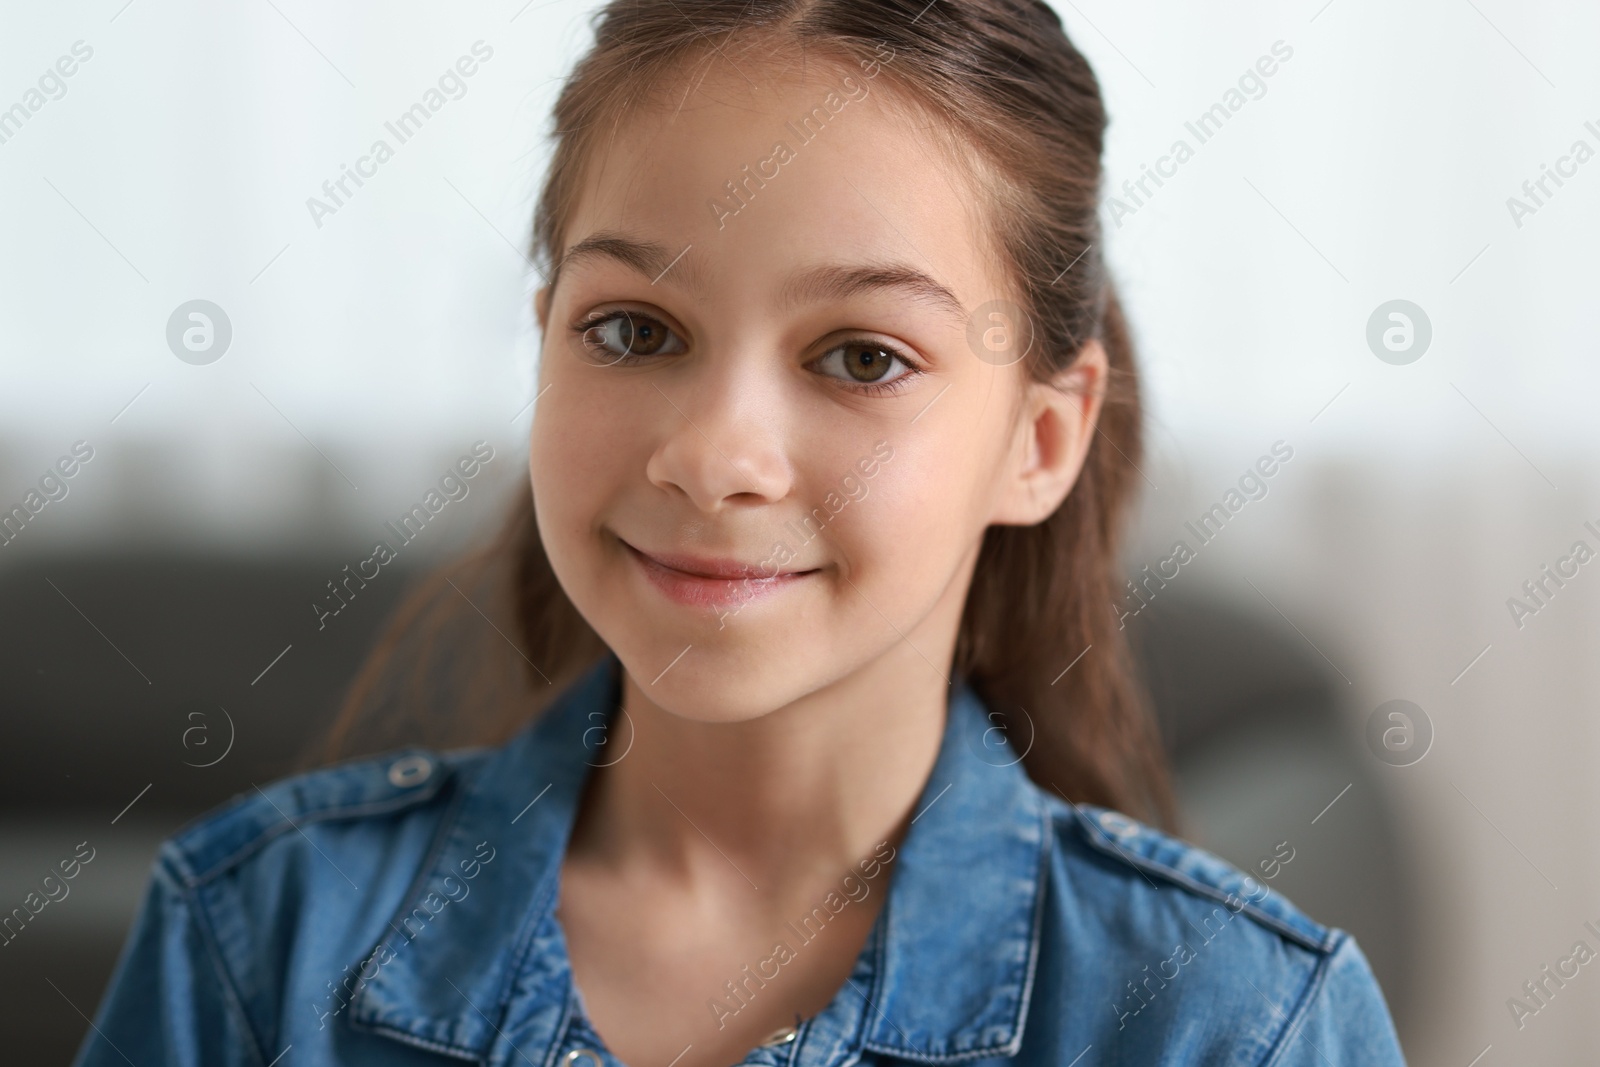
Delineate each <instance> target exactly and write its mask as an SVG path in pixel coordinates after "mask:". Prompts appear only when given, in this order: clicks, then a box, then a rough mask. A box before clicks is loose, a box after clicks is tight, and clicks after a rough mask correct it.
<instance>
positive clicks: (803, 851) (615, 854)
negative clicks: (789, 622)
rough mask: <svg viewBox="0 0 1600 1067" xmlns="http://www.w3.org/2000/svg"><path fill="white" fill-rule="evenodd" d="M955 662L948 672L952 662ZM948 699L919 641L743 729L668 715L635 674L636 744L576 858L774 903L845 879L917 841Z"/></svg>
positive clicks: (607, 774)
mask: <svg viewBox="0 0 1600 1067" xmlns="http://www.w3.org/2000/svg"><path fill="white" fill-rule="evenodd" d="M911 640H912V641H915V640H916V636H915V635H913V636H912V637H911ZM924 647H925V646H924ZM943 652H944V654H943V655H941V656H939V657H938V658H936V659H935V662H943V663H945V664H948V663H949V661H950V656H949V652H950V650H948V649H946V650H943ZM949 697H950V688H949V684H948V683H947V681H946V678H945V676H943V675H941V674H940V673H938V672H937V671H935V670H934V668H933V667H932V666H930V664H929V663H928V662H927V661H926V660H924V659H922V657H921V654H920V653H919V652H918V651H917V649H916V648H914V647H912V646H911V645H910V643H909V642H907V641H901V642H899V643H898V644H897V645H896V646H895V647H894V648H893V649H891V650H890V651H889V652H887V653H886V654H885V655H883V656H881V657H879V659H878V660H876V661H874V662H872V663H870V664H868V665H867V666H865V667H863V668H862V669H860V670H858V671H856V672H854V673H852V674H851V675H848V676H847V677H845V678H843V679H840V680H838V681H836V682H833V683H830V684H829V685H827V686H825V687H823V688H822V689H818V690H815V691H813V692H811V693H809V694H807V695H805V696H804V697H802V698H800V699H798V700H795V701H794V702H792V703H790V704H787V705H785V706H783V707H781V708H777V709H775V710H773V711H771V712H768V713H766V714H764V715H761V716H759V717H757V718H754V719H750V720H746V721H743V722H733V723H706V722H698V721H694V720H691V719H686V718H683V717H681V716H678V715H675V714H673V713H671V712H668V711H665V710H663V709H662V708H660V707H658V706H657V705H656V704H654V703H653V702H652V701H651V700H650V699H649V697H648V696H646V695H645V694H644V692H643V691H642V690H641V689H640V687H639V686H638V685H637V684H636V683H635V682H634V680H633V679H632V678H631V677H629V676H627V675H626V674H625V675H624V681H623V707H624V709H625V710H626V713H627V718H628V720H629V724H630V725H631V726H632V729H633V736H632V743H631V746H630V748H629V752H628V755H627V757H626V758H623V759H621V760H619V761H617V762H616V763H615V764H613V765H611V766H609V767H602V768H599V769H597V770H596V771H595V772H593V778H592V781H591V786H590V791H589V795H588V797H587V798H586V803H585V804H584V808H585V809H586V810H585V811H583V812H582V814H581V816H580V820H579V823H578V825H577V826H575V827H574V841H573V847H574V848H575V849H580V850H582V851H585V852H588V853H589V854H590V855H591V856H593V857H594V858H595V859H597V860H599V861H600V862H602V863H605V864H608V865H611V864H615V865H617V866H618V867H622V866H632V865H636V864H648V865H649V867H650V868H652V869H654V870H656V871H657V872H659V873H660V874H663V875H666V876H667V877H670V878H673V879H675V880H680V881H682V882H684V883H686V884H690V885H702V884H704V885H722V884H729V885H731V884H732V883H737V884H738V885H739V886H740V887H743V888H746V889H747V888H748V886H754V887H756V888H757V889H758V890H761V891H764V895H765V891H767V890H768V888H769V887H772V889H773V890H774V891H775V892H778V893H781V891H782V887H785V886H790V885H802V884H808V883H814V882H815V881H817V880H818V879H824V880H832V879H836V878H837V877H838V876H839V875H841V874H843V873H845V872H847V871H848V870H849V868H850V867H851V866H853V865H854V864H856V863H857V862H858V861H860V860H861V859H863V858H865V857H867V856H869V855H871V854H872V853H873V851H874V849H876V848H877V847H878V845H879V844H880V843H882V842H885V841H888V842H889V843H890V844H894V845H898V842H899V841H900V840H901V838H902V837H903V836H904V833H905V830H906V829H907V827H908V825H909V822H910V820H911V818H912V817H914V816H915V814H916V813H915V812H914V811H912V808H913V806H914V805H915V804H916V802H917V799H918V797H919V796H920V795H921V792H922V789H923V786H924V785H925V783H926V782H927V779H928V775H929V774H930V772H931V771H932V768H933V764H934V760H935V759H936V758H937V756H938V752H939V745H940V742H941V740H942V738H943V733H944V725H945V715H946V713H947V706H948V701H949ZM747 884H748V885H747Z"/></svg>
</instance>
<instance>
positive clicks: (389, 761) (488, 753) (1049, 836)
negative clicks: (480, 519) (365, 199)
mask: <svg viewBox="0 0 1600 1067" xmlns="http://www.w3.org/2000/svg"><path fill="white" fill-rule="evenodd" d="M619 696H620V673H619V665H618V662H617V660H616V658H615V656H612V655H607V656H605V657H604V658H602V659H601V660H600V661H599V662H598V663H597V664H596V665H595V666H594V667H592V668H591V669H589V671H588V672H587V673H586V674H585V675H583V676H582V677H581V678H580V679H579V680H578V681H577V682H575V683H574V684H573V685H572V686H570V687H569V688H568V689H567V690H566V691H565V692H564V693H563V694H561V696H559V697H558V698H557V700H556V701H555V702H554V703H553V704H552V705H551V706H550V707H549V708H548V709H547V711H546V712H545V713H544V714H543V715H541V716H540V717H539V718H538V719H536V720H535V721H534V722H532V723H530V724H529V725H528V726H527V727H525V728H524V729H522V730H521V731H520V732H519V733H518V734H517V735H516V736H515V737H513V738H512V739H511V740H509V741H507V742H506V743H504V744H502V745H499V746H496V747H492V748H478V749H469V750H455V751H443V752H435V751H428V750H423V749H408V750H403V751H400V752H396V753H391V754H389V755H387V756H384V757H382V758H375V759H363V760H356V761H352V762H348V763H344V764H340V765H338V766H333V767H329V768H325V769H321V770H317V771H313V772H311V773H308V774H302V775H299V776H297V777H292V778H288V779H285V780H283V781H279V782H276V783H274V784H272V785H270V786H268V787H266V788H264V789H257V790H256V791H255V792H252V793H248V794H244V795H242V796H240V797H238V798H236V799H234V800H233V801H232V802H230V803H229V804H227V805H225V806H223V807H221V808H219V809H218V810H216V811H214V812H212V813H210V814H208V815H206V816H204V817H202V818H201V819H199V820H197V821H195V822H193V823H191V824H189V825H188V826H187V827H185V828H184V829H182V830H180V831H179V832H178V833H177V834H175V835H174V836H173V837H172V838H170V839H169V840H168V841H166V842H165V843H163V845H162V848H161V851H160V854H159V856H158V858H157V860H156V863H155V866H154V871H153V874H152V877H151V881H150V885H149V889H148V892H147V895H146V897H145V899H144V901H143V903H142V905H141V908H140V911H139V914H138V917H137V918H136V920H135V923H134V927H133V930H132V932H131V933H130V935H129V937H128V940H127V943H126V945H125V946H124V948H123V951H122V955H121V957H120V959H119V961H118V963H117V967H116V970H115V972H114V974H113V976H112V979H111V984H110V986H109V988H108V990H107V992H106V994H105V996H104V999H103V1000H102V1002H101V1004H100V1007H99V1009H98V1012H97V1014H96V1017H95V1020H94V1025H93V1027H92V1028H91V1029H90V1030H89V1031H88V1033H87V1034H86V1035H85V1038H84V1043H83V1045H82V1047H81V1049H80V1050H79V1054H78V1057H77V1060H76V1062H77V1064H79V1065H80V1067H99V1065H102V1064H105V1065H111V1064H124V1063H129V1062H131V1063H134V1064H139V1065H141V1067H145V1065H150V1067H154V1065H156V1064H170V1065H186V1067H187V1065H195V1067H199V1065H205V1067H233V1065H238V1067H245V1065H249V1067H269V1065H274V1064H277V1065H281V1067H293V1065H296V1064H336V1063H337V1064H384V1065H395V1064H441V1065H442V1064H448V1063H450V1062H452V1061H456V1062H459V1061H467V1062H474V1063H483V1064H495V1065H502V1064H506V1065H509V1064H512V1063H520V1064H531V1065H534V1067H622V1064H621V1062H620V1061H619V1060H617V1059H616V1057H615V1056H613V1055H612V1054H611V1052H610V1051H609V1050H608V1049H606V1047H605V1045H604V1043H603V1041H602V1040H601V1038H600V1036H599V1035H598V1033H596V1031H595V1029H594V1027H593V1026H592V1025H591V1024H590V1022H589V1021H588V1019H587V1018H586V1016H585V1014H584V1010H583V1002H582V999H581V997H580V996H579V995H578V990H577V988H576V986H575V984H574V982H573V979H572V972H571V967H570V963H569V960H568V956H567V951H566V943H565V941H564V939H563V936H562V931H561V927H560V924H559V923H558V922H557V920H556V917H555V904H556V899H557V888H558V878H559V874H560V868H561V860H562V856H563V853H564V851H565V845H566V841H567V835H568V832H569V830H570V828H571V825H572V821H573V818H574V814H575V812H576V806H577V802H578V798H579V794H580V789H581V787H582V786H583V784H584V781H585V779H586V776H587V775H588V773H589V772H590V771H591V770H592V769H593V768H594V767H596V766H600V765H603V764H606V763H608V762H611V761H613V760H614V759H615V758H617V757H616V756H614V755H613V754H612V753H613V752H614V750H615V749H616V748H617V747H620V746H621V745H625V744H626V742H627V738H626V737H622V738H619V740H618V743H617V744H614V745H611V746H610V747H611V750H612V751H611V752H608V751H607V741H606V734H607V730H608V727H609V725H610V724H611V721H612V718H613V716H614V714H615V709H616V708H617V706H618V698H619ZM623 732H624V733H625V732H626V731H623ZM997 739H998V740H997ZM915 810H916V811H917V812H918V813H919V814H918V815H917V817H916V819H915V821H914V822H913V823H912V825H911V828H910V830H909V832H908V833H907V835H906V836H905V839H904V840H903V841H902V842H901V845H900V848H899V850H898V854H897V855H896V856H895V857H894V863H893V864H892V866H891V867H888V868H886V870H888V871H889V872H890V876H889V878H888V879H887V884H886V885H884V884H883V882H882V881H880V882H879V883H878V886H879V887H881V889H882V891H884V892H886V893H887V894H888V897H887V899H886V900H885V902H884V905H883V908H882V910H881V911H880V912H879V914H878V917H877V920H876V922H875V925H874V926H873V928H872V930H871V932H870V934H869V935H868V937H867V940H866V942H865V944H864V946H863V947H862V949H861V952H860V955H859V957H858V958H857V960H856V963H855V968H854V971H853V972H852V973H851V975H850V978H849V980H848V981H846V982H845V984H844V985H842V986H841V987H840V988H839V990H838V993H837V994H836V995H835V996H834V998H833V1000H832V1001H831V1003H829V1004H828V1006H827V1007H826V1008H824V1009H823V1010H822V1011H821V1012H820V1013H818V1014H817V1015H814V1016H812V1017H811V1018H808V1019H804V1020H801V1021H799V1024H798V1026H796V1027H794V1028H792V1029H790V1030H787V1031H784V1032H780V1033H779V1034H776V1035H773V1036H772V1037H771V1038H769V1039H768V1041H769V1043H767V1044H764V1045H761V1046H758V1047H757V1048H754V1049H752V1050H751V1051H750V1052H749V1053H748V1054H747V1055H746V1056H745V1057H744V1060H743V1063H745V1064H749V1065H752V1067H851V1065H854V1064H857V1063H858V1062H859V1063H862V1064H865V1065H868V1067H878V1065H882V1067H892V1065H896V1064H905V1065H909V1064H920V1065H934V1064H955V1063H974V1064H980V1065H987V1064H994V1065H1000V1064H1005V1065H1008V1067H1092V1065H1096V1064H1139V1065H1148V1064H1219V1065H1220V1064H1239V1065H1246V1064H1248V1065H1263V1067H1264V1065H1268V1064H1271V1065H1274V1067H1289V1065H1297V1067H1300V1065H1303V1067H1356V1065H1359V1067H1382V1065H1389V1064H1402V1063H1403V1062H1404V1061H1403V1059H1402V1057H1401V1052H1400V1046H1399V1042H1398V1040H1397V1039H1396V1036H1395V1032H1394V1027H1393V1024H1392V1023H1391V1022H1390V1018H1389V1014H1388V1010H1387V1008H1386V1007H1385V1005H1384V1001H1383V996H1382V994H1381V993H1380V991H1379V989H1378V985H1377V983H1376V981H1375V980H1374V978H1373V976H1372V972H1371V971H1370V969H1369V968H1368V965H1367V961H1366V959H1365V957H1363V955H1362V954H1361V951H1360V949H1358V948H1357V947H1356V943H1355V942H1354V940H1352V939H1351V938H1350V936H1349V935H1348V934H1346V933H1344V932H1342V931H1339V930H1336V929H1330V928H1327V927H1324V926H1320V925H1318V924H1317V923H1315V922H1312V921H1311V920H1310V919H1308V918H1306V917H1305V916H1304V915H1302V914H1301V913H1300V912H1299V911H1297V910H1296V909H1295V908H1294V907H1293V906H1292V905H1290V904H1289V903H1288V902H1287V901H1285V900H1284V899H1283V898H1282V897H1281V896H1279V895H1277V894H1276V893H1273V892H1271V891H1270V890H1269V889H1268V888H1267V887H1266V886H1264V885H1262V884H1261V883H1258V882H1256V881H1254V880H1253V879H1251V878H1249V877H1248V876H1246V875H1244V874H1242V873H1240V872H1239V871H1237V870H1235V869H1234V868H1232V867H1230V866H1228V865H1227V864H1225V863H1223V862H1222V861H1221V860H1219V859H1217V858H1215V857H1213V856H1211V855H1209V854H1207V853H1205V852H1202V851H1200V850H1199V849H1197V848H1194V847H1192V846H1190V845H1187V844H1184V843H1183V842H1181V841H1178V840H1175V839H1174V838H1171V837H1169V836H1167V835H1165V834H1162V833H1160V832H1158V831H1156V830H1154V829H1151V828H1148V827H1146V826H1143V825H1141V824H1139V823H1137V822H1135V821H1134V820H1132V819H1130V818H1128V817H1127V816H1125V815H1122V814H1120V813H1118V812H1114V811H1108V810H1105V809H1100V808H1095V807H1090V806H1087V805H1073V804H1069V803H1067V802H1065V801H1063V800H1061V799H1059V798H1058V797H1056V796H1055V795H1053V794H1052V793H1050V792H1048V791H1045V790H1042V789H1040V788H1038V787H1037V786H1035V785H1034V783H1033V782H1032V781H1031V780H1030V779H1029V778H1028V776H1027V775H1026V773H1025V772H1024V770H1023V768H1022V766H1021V764H1020V763H1019V762H1018V756H1017V755H1016V754H1015V753H1014V752H1013V751H1012V750H1011V749H1010V748H1008V747H1007V744H1006V742H1005V741H1004V740H1003V738H1002V736H1001V734H1000V732H999V731H997V730H993V729H991V728H990V724H989V723H988V721H987V713H986V709H985V708H984V706H983V704H982V702H981V701H980V700H979V699H978V698H977V696H976V695H975V694H974V693H973V691H972V690H971V689H970V688H969V687H968V686H967V685H966V684H964V683H963V682H961V681H960V680H959V679H958V680H957V683H956V686H955V688H954V689H953V690H952V695H951V699H950V702H949V714H948V715H947V716H946V720H945V726H944V735H943V740H942V742H941V747H940V750H939V753H938V756H937V759H936V761H935V765H934V767H933V771H932V773H931V774H930V776H929V778H928V781H927V783H926V786H925V787H924V790H923V793H922V796H921V798H920V799H919V800H918V802H917V805H916V809H915ZM863 873H865V872H863ZM862 884H866V883H862ZM873 891H877V889H876V888H874V890H873ZM839 899H840V900H841V901H843V898H839ZM852 899H855V898H854V897H853V896H852ZM829 907H830V908H832V907H833V905H832V903H831V902H830V904H829ZM815 915H816V916H818V917H819V919H818V921H820V922H826V921H827V918H828V913H827V910H825V909H821V908H819V909H818V910H817V912H816V913H815ZM791 929H792V930H793V931H794V933H795V935H796V938H797V940H798V939H799V938H801V937H803V936H805V933H806V930H804V929H800V928H798V927H794V925H793V924H791ZM806 929H809V926H807V928H806ZM758 967H759V965H758ZM765 973H766V974H767V975H768V976H769V977H771V976H772V974H773V972H772V971H770V970H768V971H766V972H765ZM764 984H765V982H764V980H763V979H762V978H761V976H760V975H759V974H757V973H756V972H755V971H751V970H749V969H748V968H747V969H746V972H744V974H743V975H742V976H741V977H740V983H739V985H737V986H735V985H733V984H732V983H730V985H729V988H728V989H727V990H725V991H717V992H718V993H719V994H721V1001H722V1004H723V1008H722V1010H723V1011H725V1012H736V1011H737V1010H739V1008H740V1006H741V1005H743V1004H748V1003H752V1002H753V998H756V997H760V996H761V987H762V986H763V985H764ZM579 1060H583V1061H584V1062H583V1063H582V1064H578V1063H577V1061H579ZM635 1067H643V1065H635Z"/></svg>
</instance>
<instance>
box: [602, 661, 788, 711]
mask: <svg viewBox="0 0 1600 1067" xmlns="http://www.w3.org/2000/svg"><path fill="white" fill-rule="evenodd" d="M613 647H615V646H613ZM679 651H681V648H680V649H679ZM674 654H675V653H674ZM617 658H618V659H620V660H621V661H622V665H623V667H624V668H625V669H626V670H627V672H628V674H629V676H630V677H632V678H633V680H634V684H635V685H637V686H638V687H639V689H640V690H641V691H642V692H643V693H644V695H645V697H646V699H648V700H649V701H650V702H651V703H652V704H654V705H656V706H657V707H659V708H661V710H663V711H665V712H667V713H669V714H671V715H675V716H677V717H678V718H680V719H687V720H689V721H691V722H703V723H736V722H749V721H751V720H753V719H759V718H761V717H762V716H764V715H768V714H771V713H772V712H773V711H776V710H777V709H778V708H781V707H783V706H784V705H786V704H788V703H790V702H792V701H793V700H795V699H798V698H799V697H800V696H803V695H804V692H803V688H802V686H801V684H800V683H801V677H800V675H801V671H800V669H799V668H800V666H801V665H800V664H798V663H796V664H792V665H785V664H777V663H773V662H771V661H770V660H768V661H767V662H762V660H761V657H759V656H752V655H749V654H748V653H740V652H733V651H730V650H718V649H710V648H706V649H702V648H701V646H699V645H695V646H694V647H692V648H691V649H690V650H689V651H688V652H687V653H686V654H685V655H684V657H683V658H682V659H680V660H678V662H677V663H676V664H674V665H673V666H672V668H671V669H670V670H668V671H667V672H666V673H665V674H662V666H661V665H662V664H663V663H670V662H671V657H667V658H666V659H664V660H663V659H661V658H660V657H659V654H658V653H656V652H655V651H654V650H652V651H651V652H649V653H648V654H646V655H644V656H631V657H630V656H629V655H627V654H626V653H625V652H623V651H622V650H618V652H617Z"/></svg>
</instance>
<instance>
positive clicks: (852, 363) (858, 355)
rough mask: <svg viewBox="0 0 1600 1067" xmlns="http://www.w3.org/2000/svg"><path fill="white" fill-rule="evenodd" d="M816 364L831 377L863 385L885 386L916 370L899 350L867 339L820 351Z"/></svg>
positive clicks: (847, 342)
mask: <svg viewBox="0 0 1600 1067" xmlns="http://www.w3.org/2000/svg"><path fill="white" fill-rule="evenodd" d="M835 364H842V366H835ZM816 367H817V369H818V370H821V371H822V372H823V373H824V374H826V375H827V376H828V377H830V378H837V379H839V380H840V381H842V382H847V383H854V384H857V385H862V386H879V385H882V386H887V385H889V384H891V383H893V382H898V381H899V380H900V379H902V378H905V377H906V376H908V375H911V374H915V373H918V372H917V371H916V369H915V368H914V367H912V365H911V363H910V362H909V361H908V360H907V359H905V358H904V357H902V356H901V355H900V354H899V353H898V352H896V351H894V350H893V349H892V348H888V347H886V346H884V345H881V344H878V343H877V342H875V341H870V340H859V341H846V342H845V343H844V344H842V345H837V346H835V347H833V348H831V349H829V350H828V351H827V352H825V353H823V356H822V358H821V359H820V360H818V361H817V363H816ZM841 372H842V373H841Z"/></svg>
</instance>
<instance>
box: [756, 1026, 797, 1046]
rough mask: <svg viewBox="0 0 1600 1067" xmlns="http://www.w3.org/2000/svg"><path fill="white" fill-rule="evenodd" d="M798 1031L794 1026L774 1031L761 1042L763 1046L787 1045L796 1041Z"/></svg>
mask: <svg viewBox="0 0 1600 1067" xmlns="http://www.w3.org/2000/svg"><path fill="white" fill-rule="evenodd" d="M796 1033H797V1031H796V1030H795V1028H794V1027H792V1026H785V1027H784V1028H783V1029H781V1030H774V1031H772V1033H770V1034H768V1035H767V1036H766V1038H765V1039H764V1040H763V1041H762V1042H761V1043H762V1044H763V1045H787V1044H788V1043H789V1042H791V1041H793V1040H794V1039H795V1034H796Z"/></svg>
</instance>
